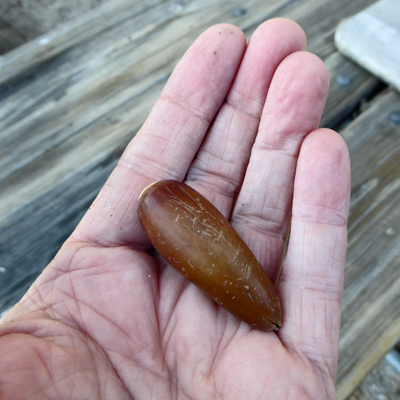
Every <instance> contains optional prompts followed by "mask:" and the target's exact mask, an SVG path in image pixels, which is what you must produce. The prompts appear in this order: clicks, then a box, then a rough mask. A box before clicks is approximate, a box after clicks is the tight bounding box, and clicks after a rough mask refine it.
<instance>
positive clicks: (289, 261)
mask: <svg viewBox="0 0 400 400" xmlns="http://www.w3.org/2000/svg"><path fill="white" fill-rule="evenodd" d="M305 48H306V39H305V36H304V33H303V31H302V30H301V28H300V27H299V26H298V25H297V24H295V23H294V22H292V21H289V20H285V19H275V20H269V21H267V22H265V23H264V24H262V25H261V26H260V27H258V29H257V30H256V31H255V33H254V34H253V35H252V37H251V39H250V42H249V44H248V45H247V47H246V40H245V37H244V35H243V33H242V32H241V31H240V30H239V29H238V28H236V27H234V26H232V25H227V24H220V25H216V26H213V27H211V28H210V29H208V30H207V31H206V32H204V33H203V34H202V35H201V36H200V37H199V38H198V39H197V40H196V41H195V42H194V44H193V45H192V46H191V47H190V48H189V49H188V51H187V53H186V54H185V56H184V57H183V59H182V60H181V61H180V63H179V64H178V65H177V67H176V69H175V70H174V72H173V74H172V75H171V77H170V79H169V81H168V83H167V84H166V86H165V88H164V90H163V92H162V94H161V97H160V99H159V100H158V101H157V102H156V104H155V106H154V108H153V110H152V111H151V113H150V115H149V117H148V119H147V121H146V122H145V123H144V125H143V127H142V128H141V130H140V132H139V133H138V134H137V135H136V137H135V138H134V139H133V140H132V142H131V143H130V144H129V146H128V147H127V149H126V150H125V152H124V154H123V156H122V158H121V160H120V162H119V164H118V166H117V167H116V168H115V170H114V171H113V173H112V174H111V176H110V178H109V179H108V181H107V183H106V185H105V186H104V188H103V189H102V191H101V192H100V194H99V195H98V197H97V199H96V200H95V202H94V203H93V205H92V206H91V207H90V209H89V210H88V212H87V213H86V215H85V216H84V218H83V219H82V221H81V222H80V224H79V225H78V227H77V228H76V230H75V231H74V233H73V234H72V235H71V237H70V238H69V239H68V240H67V241H66V242H65V244H64V245H63V246H62V248H61V249H60V251H59V253H58V254H57V256H56V257H55V259H54V260H53V261H52V262H51V263H50V264H49V266H48V267H47V268H46V269H45V270H44V271H43V273H42V274H41V275H40V277H39V278H38V279H37V280H36V282H35V283H34V284H33V285H32V287H31V288H30V289H29V291H28V292H27V294H26V295H25V296H24V298H23V299H22V300H21V301H20V302H19V303H18V304H17V305H16V306H15V307H14V308H13V309H12V310H10V311H9V312H8V313H7V314H6V316H5V317H3V319H2V320H1V325H0V397H1V399H4V400H6V399H13V400H16V399H24V400H28V399H29V400H33V399H79V400H82V399H196V400H197V399H199V400H200V399H204V400H210V399H229V400H230V399H232V400H233V399H240V400H243V399H247V400H253V399H254V400H261V399H278V400H279V399H283V400H303V399H314V400H324V399H330V400H333V399H335V398H336V392H335V379H336V370H337V359H338V339H339V325H340V305H341V297H342V288H343V268H344V262H345V255H346V224H347V215H348V202H349V192H350V162H349V156H348V151H347V148H346V145H345V143H344V142H343V140H342V139H341V137H340V136H339V135H338V134H337V133H335V132H333V131H330V130H327V129H318V125H319V121H320V117H321V113H322V111H323V108H324V104H325V99H326V96H327V92H328V84H329V78H328V74H327V71H326V68H325V66H324V64H323V63H322V62H321V61H320V60H319V59H318V58H317V57H316V56H314V55H312V54H310V53H307V52H305V51H304V50H305ZM159 179H177V180H181V181H185V182H186V183H188V184H189V185H191V186H192V187H193V188H195V189H196V190H198V191H199V192H201V193H202V194H203V195H204V196H205V197H207V198H208V199H209V200H210V201H211V202H212V203H213V204H214V205H215V206H216V207H217V208H218V209H219V210H220V211H221V212H222V213H223V214H224V215H225V216H227V217H228V218H229V219H230V221H231V223H232V225H233V226H234V227H235V229H236V230H237V231H238V232H239V234H240V235H241V236H242V238H243V239H244V240H245V241H246V243H247V244H248V246H249V247H250V249H252V251H253V252H254V254H255V256H256V257H257V259H258V260H259V261H260V262H261V264H262V265H263V266H264V268H265V269H266V271H267V273H268V274H269V275H270V277H271V279H272V280H274V279H275V278H276V276H277V274H278V270H279V264H280V260H281V257H282V251H283V243H284V237H285V234H286V231H287V227H288V225H289V223H290V224H291V236H290V243H289V247H288V253H287V256H286V259H285V262H284V265H283V270H282V273H281V276H280V279H279V282H278V284H277V293H278V295H279V297H280V299H281V304H282V309H283V324H282V327H281V328H280V329H279V331H278V332H277V333H275V332H261V331H258V330H256V329H252V328H250V327H249V326H248V325H246V324H245V323H243V322H241V321H239V320H238V319H236V318H235V317H233V316H232V315H230V314H229V313H228V312H227V311H225V310H224V309H223V308H222V307H220V306H218V305H216V303H214V302H213V301H212V300H211V299H210V298H208V297H207V296H206V295H205V294H203V293H202V292H201V291H200V290H199V289H197V288H196V287H195V286H194V285H192V284H191V283H189V282H188V281H187V280H186V279H185V278H184V277H182V276H181V275H180V274H179V273H178V272H176V271H175V270H174V269H173V268H172V267H171V266H169V265H167V264H166V263H165V262H164V261H163V260H162V259H161V258H160V257H159V256H157V255H156V254H155V253H154V252H153V251H152V246H151V244H150V242H149V240H148V239H147V238H146V236H145V235H144V232H143V230H142V228H141V225H140V222H139V220H138V216H137V212H136V209H137V203H138V197H139V194H140V192H141V191H142V189H143V188H144V187H146V186H147V185H149V184H151V183H152V182H154V181H156V180H159Z"/></svg>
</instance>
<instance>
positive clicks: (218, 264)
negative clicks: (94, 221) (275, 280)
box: [138, 180, 282, 331]
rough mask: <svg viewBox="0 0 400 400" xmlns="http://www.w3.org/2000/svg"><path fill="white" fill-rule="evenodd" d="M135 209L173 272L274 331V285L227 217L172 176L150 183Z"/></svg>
mask: <svg viewBox="0 0 400 400" xmlns="http://www.w3.org/2000/svg"><path fill="white" fill-rule="evenodd" d="M138 213H139V218H140V221H141V224H142V226H143V229H144V231H145V233H146V235H147V237H148V238H149V239H150V241H151V243H152V244H153V246H154V247H155V248H156V250H157V251H158V252H159V253H160V254H161V256H162V257H163V258H164V259H165V260H166V261H168V263H169V264H170V265H172V266H173V267H174V268H175V269H176V270H178V271H179V272H180V273H181V274H182V275H184V276H185V277H186V278H187V279H188V280H189V281H190V282H192V283H193V284H195V285H196V286H197V287H199V288H200V289H202V290H203V291H204V292H205V293H206V294H207V295H208V296H210V297H211V298H212V299H214V300H215V301H216V302H217V303H218V304H220V305H221V306H222V307H224V308H225V309H227V310H228V311H229V312H230V313H232V314H233V315H235V316H236V317H238V318H239V319H241V320H242V321H245V322H246V323H248V324H249V325H251V326H252V327H255V328H258V329H261V330H264V331H269V330H278V328H279V327H280V326H281V323H282V311H281V306H280V302H279V298H278V296H277V294H276V292H275V288H274V286H273V284H272V282H271V280H270V279H269V277H268V275H267V274H266V272H265V271H264V269H263V267H262V266H261V265H260V263H259V262H258V261H257V259H256V258H255V256H254V255H253V253H252V252H251V251H250V249H249V248H248V246H247V245H246V244H245V243H244V241H243V240H242V238H241V237H240V236H239V235H238V233H237V232H236V231H235V230H234V229H233V227H232V226H231V224H230V223H229V222H228V220H227V219H226V218H225V217H224V216H223V215H222V214H221V213H220V212H219V211H218V210H217V209H216V208H215V207H214V206H213V205H212V204H211V203H210V202H209V201H208V200H207V199H206V198H204V197H203V196H202V195H201V194H200V193H198V192H197V191H196V190H194V189H192V188H191V187H190V186H188V185H186V184H184V183H182V182H179V181H174V180H163V181H158V182H155V183H153V184H152V185H150V186H148V187H147V188H146V189H144V190H143V192H142V194H141V195H140V198H139V206H138Z"/></svg>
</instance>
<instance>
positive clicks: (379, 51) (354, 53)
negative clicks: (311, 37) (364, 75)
mask: <svg viewBox="0 0 400 400" xmlns="http://www.w3.org/2000/svg"><path fill="white" fill-rule="evenodd" d="M399 16H400V2H399V1H398V0H380V1H378V2H377V3H376V4H373V5H372V6H370V7H368V8H367V9H365V10H363V11H361V12H360V13H358V14H356V15H355V16H353V17H352V18H349V19H348V20H346V21H344V22H343V23H342V24H340V26H339V27H338V29H337V32H336V35H335V42H336V45H337V47H338V48H339V49H340V51H341V52H342V53H343V54H345V55H346V56H348V57H350V58H351V59H352V60H354V61H355V62H357V63H359V64H360V65H361V66H362V67H363V68H365V69H367V70H368V71H370V72H371V73H372V74H374V75H376V76H378V77H380V78H381V79H382V80H383V81H385V82H387V83H388V84H390V85H393V86H394V87H395V88H397V90H400V68H399V65H400V52H399V48H400V18H399Z"/></svg>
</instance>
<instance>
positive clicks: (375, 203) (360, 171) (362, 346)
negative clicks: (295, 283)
mask: <svg viewBox="0 0 400 400" xmlns="http://www.w3.org/2000/svg"><path fill="white" fill-rule="evenodd" d="M399 116H400V96H399V94H397V93H396V92H394V91H390V92H388V93H386V94H385V95H383V96H381V97H380V98H379V99H377V101H376V102H374V103H373V105H372V106H371V108H370V109H368V110H367V111H366V112H364V113H362V114H361V115H360V116H359V117H358V118H357V119H356V120H355V121H354V122H353V123H351V124H350V125H349V126H348V127H347V128H346V129H344V130H343V131H342V132H341V133H342V136H343V137H344V138H345V140H346V142H347V145H348V147H349V151H350V155H351V161H352V196H351V207H350V218H349V241H348V253H347V263H346V273H345V287H344V296H343V304H342V321H341V336H340V350H339V369H338V381H337V387H338V398H339V399H345V398H346V396H348V395H349V394H350V393H351V391H352V390H353V389H354V388H355V387H356V386H357V384H358V383H359V382H360V381H361V379H362V378H363V377H364V376H365V375H366V374H367V372H368V371H369V370H370V369H371V368H372V367H373V366H374V365H375V364H376V363H377V362H378V361H379V359H380V358H382V357H383V356H384V355H385V353H386V352H387V351H388V350H390V349H391V348H392V347H393V346H394V345H395V343H396V342H397V341H398V340H399V338H400V274H399V271H400V208H399V204H400V190H399V189H400V178H399V171H400V123H399Z"/></svg>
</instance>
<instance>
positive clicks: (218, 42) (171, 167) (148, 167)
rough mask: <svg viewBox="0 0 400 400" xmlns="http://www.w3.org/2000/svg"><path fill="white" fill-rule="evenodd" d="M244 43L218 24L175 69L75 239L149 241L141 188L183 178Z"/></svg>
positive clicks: (107, 242) (142, 243) (240, 36)
mask: <svg viewBox="0 0 400 400" xmlns="http://www.w3.org/2000/svg"><path fill="white" fill-rule="evenodd" d="M245 46H246V40H245V37H244V34H243V32H242V31H241V30H240V29H238V28H237V27H235V26H233V25H229V24H219V25H215V26H213V27H211V28H209V29H208V30H206V31H205V32H204V33H203V34H202V35H200V37H199V38H198V39H197V40H196V41H195V42H194V43H193V45H192V46H191V47H190V48H189V50H188V51H187V52H186V54H185V55H184V56H183V58H182V60H181V61H180V62H179V64H178V65H177V67H176V68H175V70H174V71H173V73H172V75H171V77H170V79H169V80H168V82H167V84H166V86H165V88H164V90H163V92H162V94H161V96H160V98H159V100H158V101H157V102H156V104H155V105H154V107H153V109H152V111H151V113H150V115H149V117H148V118H147V120H146V122H145V123H144V125H143V126H142V128H141V129H140V131H139V132H138V134H137V135H136V137H135V138H134V139H133V140H132V141H131V143H130V144H129V145H128V147H127V148H126V150H125V152H124V154H123V155H122V157H121V159H120V161H119V163H118V165H117V167H116V168H115V169H114V171H113V173H112V174H111V176H110V178H109V179H108V181H107V182H106V184H105V185H104V187H103V189H102V190H101V192H100V194H99V195H98V197H97V199H96V200H95V201H94V203H93V205H92V207H91V208H90V209H89V210H88V212H87V213H86V215H85V216H84V218H83V219H82V221H81V223H80V224H79V226H78V228H77V229H76V231H75V232H74V233H73V235H72V239H73V240H78V241H85V242H94V243H97V244H100V245H104V246H116V245H123V244H130V245H134V246H136V247H139V248H140V247H142V246H145V245H146V244H147V243H148V242H147V239H146V238H145V236H144V233H143V230H142V229H141V226H140V223H139V220H138V217H137V214H136V209H137V199H138V197H139V195H140V192H141V191H142V190H143V189H144V188H145V187H146V186H148V185H149V184H151V183H152V182H154V181H157V180H160V179H165V178H173V179H178V180H183V178H184V177H185V175H186V172H187V170H188V168H189V166H190V164H191V162H192V160H193V158H194V156H195V154H196V152H197V150H198V149H199V147H200V145H201V143H202V141H203V138H204V136H205V134H206V133H207V131H208V128H209V126H210V124H211V122H212V121H213V119H214V117H215V115H216V114H217V112H218V110H219V108H220V107H221V104H222V103H223V101H224V99H225V97H226V95H227V93H228V91H229V89H230V86H231V84H232V81H233V79H234V77H235V74H236V71H237V69H238V67H239V64H240V62H241V59H242V57H243V53H244V50H245Z"/></svg>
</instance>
